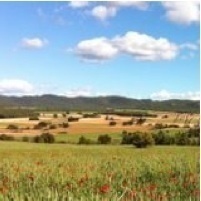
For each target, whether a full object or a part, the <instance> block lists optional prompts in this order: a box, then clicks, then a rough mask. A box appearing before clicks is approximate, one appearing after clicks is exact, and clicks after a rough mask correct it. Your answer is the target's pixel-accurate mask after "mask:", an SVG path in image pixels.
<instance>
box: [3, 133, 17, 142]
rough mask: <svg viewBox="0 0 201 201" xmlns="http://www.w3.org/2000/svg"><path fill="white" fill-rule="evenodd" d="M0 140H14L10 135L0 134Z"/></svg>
mask: <svg viewBox="0 0 201 201" xmlns="http://www.w3.org/2000/svg"><path fill="white" fill-rule="evenodd" d="M0 140H2V141H14V140H15V138H14V137H13V136H11V135H6V134H1V135H0Z"/></svg>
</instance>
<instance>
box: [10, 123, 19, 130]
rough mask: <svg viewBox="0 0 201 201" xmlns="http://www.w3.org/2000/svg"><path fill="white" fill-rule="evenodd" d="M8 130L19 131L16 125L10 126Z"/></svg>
mask: <svg viewBox="0 0 201 201" xmlns="http://www.w3.org/2000/svg"><path fill="white" fill-rule="evenodd" d="M7 129H10V130H16V129H18V126H17V125H15V124H9V125H8V127H7Z"/></svg>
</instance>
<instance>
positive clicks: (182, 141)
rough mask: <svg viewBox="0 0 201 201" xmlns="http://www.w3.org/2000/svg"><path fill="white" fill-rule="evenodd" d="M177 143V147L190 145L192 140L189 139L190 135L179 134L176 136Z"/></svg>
mask: <svg viewBox="0 0 201 201" xmlns="http://www.w3.org/2000/svg"><path fill="white" fill-rule="evenodd" d="M175 141H176V144H177V145H189V144H190V139H189V138H188V133H186V132H179V133H176V134H175Z"/></svg>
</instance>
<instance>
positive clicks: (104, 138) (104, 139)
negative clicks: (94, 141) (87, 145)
mask: <svg viewBox="0 0 201 201" xmlns="http://www.w3.org/2000/svg"><path fill="white" fill-rule="evenodd" d="M111 141H112V138H111V137H110V136H109V135H107V134H106V135H99V136H98V144H110V143H111Z"/></svg>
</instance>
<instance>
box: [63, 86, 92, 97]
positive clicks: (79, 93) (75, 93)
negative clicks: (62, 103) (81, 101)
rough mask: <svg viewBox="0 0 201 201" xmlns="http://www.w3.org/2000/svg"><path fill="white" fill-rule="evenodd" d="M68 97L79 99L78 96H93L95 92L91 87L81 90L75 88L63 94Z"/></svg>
mask: <svg viewBox="0 0 201 201" xmlns="http://www.w3.org/2000/svg"><path fill="white" fill-rule="evenodd" d="M62 95H64V96H67V97H78V96H87V97H88V96H92V95H93V92H92V89H91V87H81V88H74V89H70V90H69V91H67V92H65V93H64V94H62Z"/></svg>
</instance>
